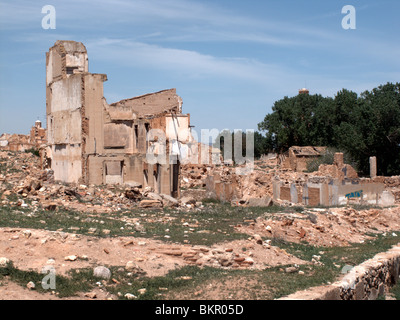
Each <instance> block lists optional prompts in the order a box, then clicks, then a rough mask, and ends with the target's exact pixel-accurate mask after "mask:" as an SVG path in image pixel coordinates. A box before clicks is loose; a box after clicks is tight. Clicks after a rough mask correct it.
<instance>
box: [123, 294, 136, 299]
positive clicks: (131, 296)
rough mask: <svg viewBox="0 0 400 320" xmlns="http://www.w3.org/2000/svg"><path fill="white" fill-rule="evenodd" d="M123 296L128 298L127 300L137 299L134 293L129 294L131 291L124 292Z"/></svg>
mask: <svg viewBox="0 0 400 320" xmlns="http://www.w3.org/2000/svg"><path fill="white" fill-rule="evenodd" d="M124 297H125V298H126V299H128V300H135V299H137V297H136V296H135V295H134V294H131V293H127V294H125V296H124Z"/></svg>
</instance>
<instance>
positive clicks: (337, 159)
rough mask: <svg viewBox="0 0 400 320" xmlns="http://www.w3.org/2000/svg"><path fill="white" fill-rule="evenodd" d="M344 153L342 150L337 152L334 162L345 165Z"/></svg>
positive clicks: (339, 165) (340, 165)
mask: <svg viewBox="0 0 400 320" xmlns="http://www.w3.org/2000/svg"><path fill="white" fill-rule="evenodd" d="M343 156H344V155H343V153H341V152H337V153H335V155H334V156H333V157H334V158H333V164H334V165H335V166H337V167H339V168H340V167H343V165H344V158H343Z"/></svg>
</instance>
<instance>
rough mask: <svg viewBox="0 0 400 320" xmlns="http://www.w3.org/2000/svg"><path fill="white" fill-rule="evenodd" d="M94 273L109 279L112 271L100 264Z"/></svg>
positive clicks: (96, 275)
mask: <svg viewBox="0 0 400 320" xmlns="http://www.w3.org/2000/svg"><path fill="white" fill-rule="evenodd" d="M93 275H94V276H95V277H98V278H102V279H105V280H109V279H110V278H111V271H110V269H108V268H106V267H103V266H98V267H96V268H94V270H93Z"/></svg>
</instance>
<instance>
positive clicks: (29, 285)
mask: <svg viewBox="0 0 400 320" xmlns="http://www.w3.org/2000/svg"><path fill="white" fill-rule="evenodd" d="M26 287H27V288H28V289H29V290H35V288H36V285H35V283H33V282H32V281H29V282H28V283H27V285H26Z"/></svg>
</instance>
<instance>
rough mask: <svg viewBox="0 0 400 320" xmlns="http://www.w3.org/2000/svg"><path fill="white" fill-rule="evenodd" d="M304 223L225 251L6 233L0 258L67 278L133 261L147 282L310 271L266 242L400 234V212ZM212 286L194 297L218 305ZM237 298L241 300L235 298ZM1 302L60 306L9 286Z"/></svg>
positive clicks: (336, 212) (267, 225)
mask: <svg viewBox="0 0 400 320" xmlns="http://www.w3.org/2000/svg"><path fill="white" fill-rule="evenodd" d="M305 216H306V217H307V215H305V214H304V213H302V214H294V213H291V214H277V217H274V218H273V219H272V218H269V219H265V218H263V217H260V218H258V219H257V220H256V221H255V222H254V223H251V224H250V226H246V227H245V226H241V225H238V226H236V229H237V230H238V231H240V232H244V233H247V234H248V235H249V238H248V239H245V240H236V241H231V242H225V243H219V244H217V245H213V246H211V247H206V246H192V245H188V244H168V243H165V242H162V241H158V240H153V239H147V238H146V239H145V238H134V237H117V238H98V237H90V236H84V235H78V234H73V233H65V232H59V231H46V230H28V229H22V228H0V253H1V254H0V255H1V256H4V257H7V258H8V259H10V260H11V261H12V262H13V264H14V266H15V267H17V268H18V269H20V270H33V271H36V272H41V270H42V268H43V267H45V266H49V265H51V266H53V267H54V268H55V270H56V272H57V274H60V275H66V274H67V272H68V270H70V269H79V268H94V267H96V266H100V265H103V266H121V267H125V266H126V265H127V263H128V262H129V261H133V262H134V263H135V264H136V266H138V267H139V268H141V269H142V270H143V271H144V272H146V275H147V276H149V277H154V276H162V275H165V274H166V273H167V272H168V271H170V270H172V269H175V268H179V267H183V266H186V265H198V266H200V267H201V266H206V265H207V266H213V267H220V268H227V269H231V268H237V269H241V268H242V269H265V268H268V267H271V266H279V265H289V264H299V265H301V264H305V263H308V262H306V261H303V260H301V259H299V258H297V257H295V256H293V255H290V254H288V253H287V252H286V251H284V250H283V249H280V248H278V247H274V246H271V245H269V244H268V241H265V239H268V238H271V239H272V238H280V239H283V240H286V241H290V242H300V241H306V242H308V243H310V244H313V245H316V246H328V247H330V246H346V245H348V244H349V243H360V242H362V241H365V240H366V239H368V236H367V235H366V234H371V233H378V232H379V233H382V232H390V231H391V230H400V206H396V207H393V208H386V209H369V210H361V211H356V210H354V209H352V208H331V209H326V210H325V209H314V210H310V211H308V218H304V217H305ZM228 282H229V280H228ZM209 285H211V286H213V289H212V290H207V288H203V289H200V290H199V291H197V292H193V294H195V293H196V294H197V295H198V296H199V297H202V296H205V292H207V295H206V297H207V299H213V295H210V294H209V293H210V292H214V293H213V294H214V295H217V294H218V287H219V286H220V285H221V284H218V283H217V282H215V283H214V284H213V283H211V284H209ZM224 286H226V284H225V285H224ZM230 286H233V287H234V286H238V284H231V285H230ZM96 290H97V292H95V293H96V296H97V299H112V298H115V297H112V296H111V295H109V294H107V293H105V292H102V291H101V290H100V289H96ZM232 292H235V290H233V291H232ZM231 295H232V297H233V296H235V294H234V293H232V294H231ZM228 297H229V296H228ZM214 298H216V297H214ZM233 298H234V299H237V297H233ZM242 298H243V299H246V298H249V297H244V296H242ZM0 299H2V300H5V299H19V300H24V299H34V300H37V299H44V300H52V299H58V298H57V297H56V296H54V295H52V294H50V293H49V294H40V293H37V292H35V291H34V290H28V289H27V288H23V287H21V286H19V285H17V284H14V283H12V282H8V281H7V280H5V281H3V282H2V283H1V285H0ZM64 299H65V298H64ZM66 299H89V297H86V296H85V295H84V294H81V295H80V296H79V297H74V298H66Z"/></svg>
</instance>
